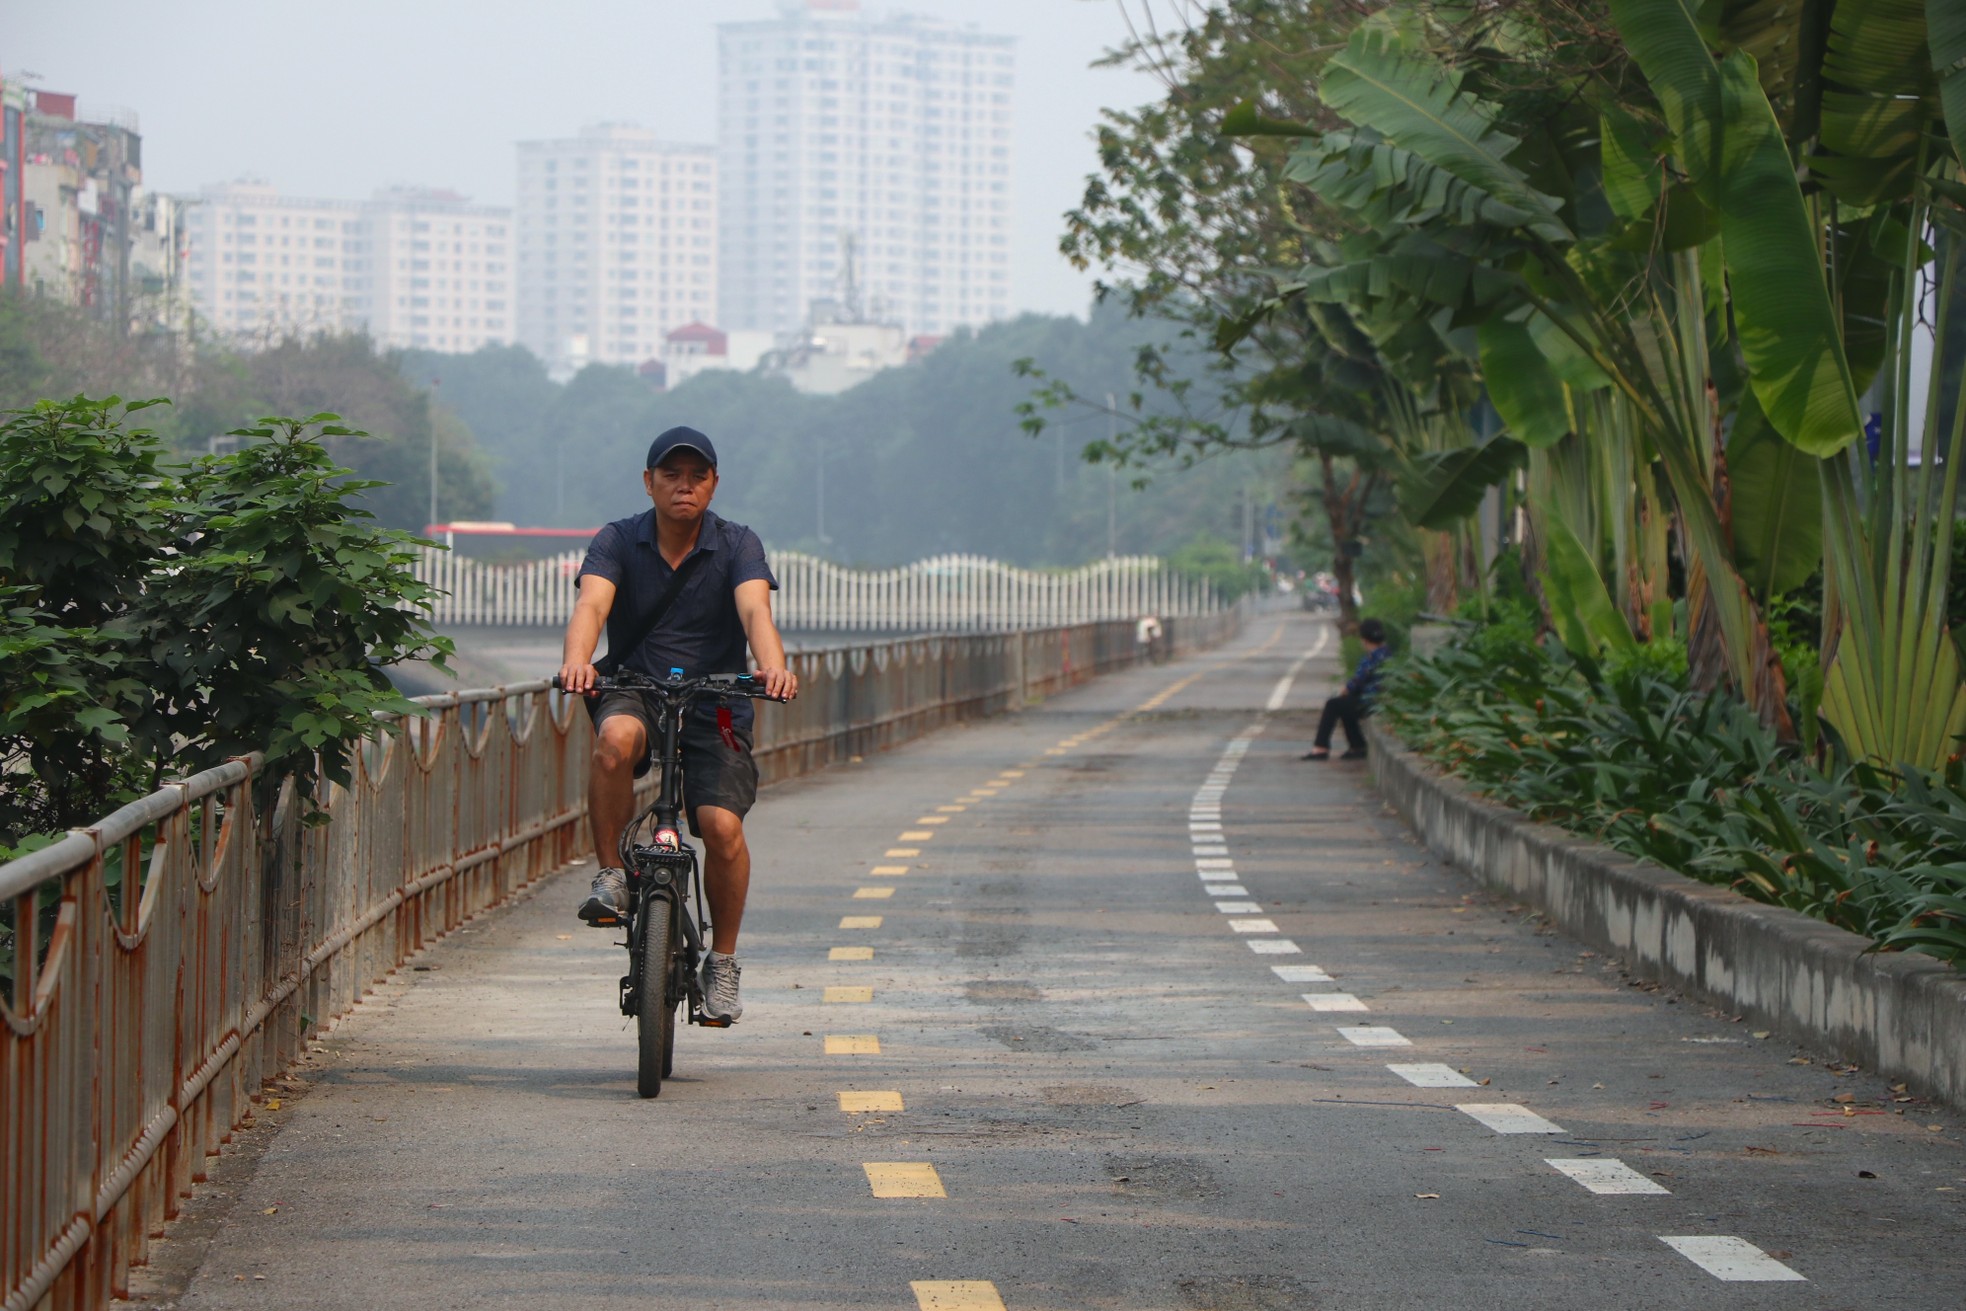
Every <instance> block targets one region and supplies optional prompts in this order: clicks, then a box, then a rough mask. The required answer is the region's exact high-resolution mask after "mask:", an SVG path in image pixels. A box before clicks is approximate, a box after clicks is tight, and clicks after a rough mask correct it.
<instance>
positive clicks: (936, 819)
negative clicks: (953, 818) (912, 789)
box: [901, 815, 949, 842]
mask: <svg viewBox="0 0 1966 1311" xmlns="http://www.w3.org/2000/svg"><path fill="white" fill-rule="evenodd" d="M915 822H916V823H917V824H947V823H948V822H949V817H948V816H947V815H923V816H921V817H919V818H918V819H916V820H915ZM901 840H902V841H903V842H906V841H907V840H908V835H907V834H906V833H903V834H902V835H901Z"/></svg>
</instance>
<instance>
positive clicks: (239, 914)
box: [0, 611, 1241, 1311]
mask: <svg viewBox="0 0 1966 1311" xmlns="http://www.w3.org/2000/svg"><path fill="white" fill-rule="evenodd" d="M1240 623H1241V612H1240V611H1229V612H1226V613H1222V614H1216V615H1208V616H1202V617H1197V618H1192V619H1175V620H1170V621H1169V623H1168V636H1169V639H1170V640H1171V645H1172V647H1173V649H1175V650H1176V651H1180V650H1184V649H1192V648H1196V647H1201V646H1206V645H1210V644H1212V643H1214V642H1217V641H1221V640H1224V639H1225V638H1227V637H1228V636H1230V635H1232V634H1233V633H1234V632H1235V631H1236V630H1237V629H1238V628H1239V627H1240ZM793 658H794V660H795V661H796V666H797V671H798V673H799V677H800V682H801V685H802V689H803V690H802V692H801V694H800V697H799V699H798V700H797V701H796V702H793V703H792V704H791V705H788V706H778V707H769V708H767V709H766V710H765V712H764V713H762V714H760V716H759V724H758V726H759V740H758V743H757V752H758V756H759V763H760V766H761V768H762V770H763V772H764V775H765V777H766V778H767V779H768V780H769V779H782V778H787V777H791V776H793V775H797V774H801V773H806V772H809V771H811V770H815V769H819V768H823V767H824V766H826V765H827V764H830V763H832V762H834V761H837V760H842V759H845V758H847V757H849V756H854V755H867V754H871V753H872V752H874V751H878V750H880V749H882V748H885V747H889V746H893V745H896V744H898V743H901V742H905V741H908V740H910V739H912V738H916V737H920V736H921V735H923V734H925V733H928V732H931V731H933V730H934V729H936V728H938V727H941V726H943V725H945V724H951V723H955V722H959V721H962V720H966V719H974V718H980V717H982V716H986V715H991V714H995V713H998V712H1000V711H1003V710H1006V709H1012V708H1015V707H1018V706H1021V705H1023V704H1025V703H1026V702H1027V701H1028V700H1030V699H1031V698H1033V697H1037V696H1043V695H1048V694H1051V693H1053V692H1056V691H1058V690H1060V689H1062V688H1065V687H1069V686H1072V685H1073V684H1076V683H1080V682H1084V681H1086V680H1087V679H1090V678H1092V677H1094V676H1096V675H1098V674H1100V673H1103V672H1105V671H1106V670H1109V669H1113V668H1117V667H1120V666H1123V665H1127V664H1131V663H1133V662H1134V661H1135V660H1136V659H1138V658H1139V652H1138V651H1137V649H1136V647H1135V644H1134V628H1133V625H1132V624H1130V623H1102V624H1085V625H1079V626H1076V627H1071V628H1057V629H1045V630H1039V631H1034V632H1026V633H1008V634H979V635H972V636H961V637H943V638H923V639H917V640H912V641H904V642H895V643H887V644H882V645H875V646H866V647H857V648H846V649H841V650H834V651H824V652H811V653H805V654H801V655H798V656H795V657H793ZM423 704H424V706H425V707H426V709H427V711H428V716H427V717H425V718H420V719H414V720H410V721H408V722H406V723H404V722H398V723H388V724H384V725H382V726H381V728H380V729H379V731H378V733H377V734H376V736H375V737H374V738H373V739H371V740H370V741H369V742H367V743H366V744H364V746H363V748H362V749H361V750H360V751H359V752H358V753H357V758H356V760H355V762H354V763H355V768H354V777H353V779H352V780H351V783H350V785H349V786H348V787H347V788H346V789H343V788H334V789H332V791H331V792H330V793H329V794H328V795H327V796H326V797H325V798H324V799H321V800H322V804H323V807H324V809H325V812H326V815H327V822H326V823H323V824H317V825H310V824H305V823H303V822H302V815H303V812H304V811H305V810H306V809H307V807H306V806H305V805H304V804H302V803H303V802H304V800H305V799H304V798H297V797H295V796H294V794H293V789H292V787H291V786H290V785H289V786H286V787H285V788H284V789H283V790H282V791H281V792H280V793H279V796H278V800H277V802H275V803H274V805H273V807H272V813H271V814H270V815H262V814H260V813H258V812H257V810H256V807H255V795H256V794H263V793H264V791H265V789H261V788H257V787H256V786H255V785H256V783H257V782H258V779H257V771H258V770H259V769H260V766H261V761H260V759H259V758H258V757H251V758H247V759H243V760H236V761H233V762H231V763H228V764H225V765H222V766H220V767H219V768H217V769H211V770H207V771H205V772H204V773H202V774H198V775H196V776H194V777H192V778H188V779H185V780H183V781H182V782H179V783H173V784H170V785H169V786H167V787H165V788H163V789H162V790H160V791H158V792H156V793H153V794H152V795H150V796H148V797H146V798H144V799H143V800H141V801H138V802H134V803H132V804H130V805H128V806H125V807H123V808H122V809H121V810H118V811H116V812H115V813H114V814H112V815H110V816H108V817H107V818H105V819H104V820H102V821H101V822H100V823H99V824H97V825H95V826H94V827H93V828H90V829H86V830H80V831H77V832H73V833H70V834H69V835H67V836H66V837H64V838H63V839H61V840H60V841H59V842H57V843H55V844H54V845H52V846H49V847H46V848H43V849H42V850H40V851H37V852H34V853H33V854H31V855H29V856H26V857H24V858H22V859H20V860H16V861H13V862H11V863H9V864H6V865H0V912H4V911H5V910H8V909H10V910H11V912H12V931H13V938H14V944H13V945H14V968H13V982H12V986H11V988H10V989H8V990H7V994H6V995H0V1021H3V1022H4V1023H0V1290H4V1294H5V1302H4V1307H5V1311H26V1309H27V1308H29V1307H39V1308H60V1309H61V1311H71V1309H76V1311H79V1309H82V1308H87V1309H89V1311H93V1309H94V1308H97V1307H100V1306H102V1305H103V1304H104V1303H106V1302H107V1301H108V1299H109V1298H110V1297H111V1296H114V1295H117V1294H120V1293H122V1292H124V1291H126V1289H127V1284H128V1272H129V1269H130V1266H131V1265H132V1264H138V1263H141V1262H143V1261H144V1260H145V1259H146V1255H147V1249H148V1244H149V1242H150V1240H151V1239H152V1238H153V1237H155V1236H157V1235H158V1234H159V1233H160V1232H161V1230H162V1227H163V1225H164V1223H165V1222H166V1221H168V1220H169V1219H171V1218H172V1217H173V1216H175V1215H176V1214H177V1211H178V1207H179V1204H180V1201H181V1199H183V1198H184V1197H185V1196H186V1195H187V1194H188V1192H189V1190H190V1188H191V1186H192V1185H193V1184H195V1183H198V1182H200V1181H201V1180H202V1179H203V1178H204V1177H205V1171H206V1168H207V1163H208V1161H209V1160H210V1159H211V1158H212V1157H213V1156H215V1155H217V1153H218V1151H219V1149H220V1146H221V1144H223V1143H225V1142H227V1141H228V1140H229V1139H230V1137H231V1135H232V1133H233V1131H234V1129H235V1128H236V1127H237V1126H238V1125H239V1124H240V1123H241V1121H242V1119H243V1118H244V1116H245V1115H246V1114H247V1112H248V1109H249V1107H250V1105H251V1103H252V1102H254V1101H256V1100H257V1099H258V1097H259V1092H260V1089H261V1087H262V1086H263V1084H264V1083H265V1081H266V1080H267V1079H269V1078H270V1077H272V1076H273V1075H274V1074H277V1073H278V1072H279V1071H280V1070H282V1069H283V1068H285V1067H286V1066H287V1065H288V1064H289V1063H290V1062H291V1061H292V1060H293V1059H294V1058H295V1057H296V1056H297V1055H298V1053H299V1050H300V1047H301V1044H302V1043H303V1042H304V1041H305V1040H306V1038H307V1037H308V1035H309V1034H311V1033H313V1032H316V1031H318V1030H319V1029H320V1027H321V1026H323V1025H324V1024H326V1023H328V1022H329V1021H331V1020H333V1019H334V1018H336V1017H338V1016H340V1015H342V1014H344V1013H345V1012H346V1011H347V1010H348V1009H349V1008H350V1007H351V1006H353V1005H354V1004H355V1002H356V1001H358V1000H359V999H360V998H361V997H362V995H363V994H364V993H365V992H366V991H367V990H368V989H369V988H370V987H371V986H372V985H373V984H374V983H375V982H376V981H377V980H378V979H380V978H382V977H383V976H385V975H387V974H390V973H392V972H394V971H395V970H396V969H397V968H398V967H399V966H401V965H402V964H403V963H404V961H405V960H407V959H408V958H409V957H410V956H411V955H412V954H414V953H415V952H417V951H419V950H421V949H422V948H424V947H425V946H427V945H429V944H430V943H431V942H433V941H434V940H436V939H437V938H439V937H442V936H443V935H444V934H446V933H448V932H449V931H451V930H452V929H454V928H456V927H457V926H458V925H460V924H462V923H464V922H465V921H466V920H469V919H470V918H472V917H473V916H474V915H477V914H479V913H480V912H482V911H485V910H487V909H489V908H491V907H493V906H496V905H498V904H499V903H501V902H503V901H505V900H506V899H508V898H509V897H510V896H511V895H512V894H513V893H515V892H517V891H518V890H520V889H521V888H523V887H525V886H526V885H528V884H530V883H532V882H533V881H534V880H536V879H539V878H541V877H543V876H544V875H546V874H548V873H550V872H552V871H553V870H555V869H558V868H560V867H561V866H563V865H565V864H566V863H567V862H569V861H571V860H573V859H574V858H575V857H576V856H577V855H579V854H580V852H581V851H582V850H583V849H584V846H585V835H584V832H583V831H582V826H581V824H580V822H579V821H580V820H581V819H582V818H583V817H584V815H585V811H586V775H587V755H588V752H587V747H588V743H589V741H590V734H591V729H590V728H589V727H588V721H587V716H586V715H585V714H583V713H579V711H578V708H577V707H576V706H575V705H574V704H573V703H572V702H571V701H570V700H568V699H567V698H564V697H561V696H559V695H557V694H555V693H552V692H550V691H549V690H548V688H547V685H546V684H545V683H543V682H532V683H523V684H519V685H516V686H511V687H504V688H493V689H490V690H485V691H474V692H458V693H451V694H447V695H443V696H435V697H426V698H424V699H423ZM112 883H116V884H118V885H119V886H118V887H117V890H116V892H117V895H114V896H112V893H111V884H112ZM48 923H51V924H52V928H51V931H50V932H48V933H47V935H46V938H45V940H43V937H42V931H41V930H42V926H43V925H44V924H48Z"/></svg>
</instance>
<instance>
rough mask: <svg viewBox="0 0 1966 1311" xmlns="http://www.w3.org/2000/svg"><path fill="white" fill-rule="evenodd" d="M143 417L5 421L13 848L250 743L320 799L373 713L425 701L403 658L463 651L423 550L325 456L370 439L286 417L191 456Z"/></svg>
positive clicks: (78, 406)
mask: <svg viewBox="0 0 1966 1311" xmlns="http://www.w3.org/2000/svg"><path fill="white" fill-rule="evenodd" d="M143 408H144V407H143V406H124V405H123V404H122V403H121V402H120V401H117V400H114V399H111V400H107V401H89V400H84V399H77V400H74V401H67V402H52V401H44V402H42V403H41V404H39V405H37V406H36V407H35V408H34V409H32V410H29V411H25V412H18V413H16V414H15V415H14V416H13V417H12V418H11V419H9V420H8V421H7V422H6V423H4V424H0V608H3V610H4V612H3V613H0V769H4V770H5V772H6V775H7V777H8V783H9V786H8V787H7V788H5V789H4V791H3V792H0V798H3V799H0V846H13V845H16V844H17V843H19V842H20V841H22V840H24V839H26V838H29V837H32V836H34V835H36V834H46V833H49V832H53V831H58V830H59V829H62V828H68V827H74V826H77V825H80V824H84V823H87V822H89V821H91V820H93V819H94V818H96V817H97V816H99V815H100V814H101V813H103V811H104V810H106V809H107V808H109V807H110V806H111V805H112V804H113V803H114V802H115V801H116V800H117V799H118V798H119V797H122V796H125V795H127V794H128V793H130V792H132V791H142V790H149V789H150V788H154V787H155V786H156V785H157V783H158V782H159V780H161V779H162V778H163V777H165V776H166V775H168V774H171V773H184V772H191V771H195V770H197V769H200V768H204V767H208V766H210V765H213V764H216V763H218V762H220V761H222V760H224V759H226V758H227V757H229V756H234V755H241V754H246V753H249V752H253V751H265V752H266V753H267V757H268V768H267V770H266V773H265V775H264V777H265V778H266V779H268V780H269V782H271V783H274V784H277V782H278V781H279V779H280V778H282V777H283V776H288V775H291V776H293V777H295V778H296V779H297V781H298V783H299V785H300V787H301V789H302V793H303V795H306V794H307V793H308V792H309V791H310V790H311V789H312V787H313V785H314V784H315V782H316V780H317V779H322V778H325V779H328V780H331V781H337V782H339V781H345V780H346V779H347V777H348V761H349V751H350V750H351V748H352V747H353V745H354V743H355V742H357V741H358V740H360V739H361V738H363V737H365V736H366V735H368V734H369V733H370V732H372V731H373V729H374V716H375V714H376V713H377V712H378V711H382V710H392V711H397V712H407V711H410V710H412V709H413V707H412V706H411V705H410V704H409V703H408V702H406V701H405V700H404V699H403V698H402V697H401V696H399V695H398V694H397V693H396V692H395V691H394V690H393V689H392V688H391V686H390V684H389V681H388V679H387V677H386V676H385V675H384V673H383V672H382V671H383V669H384V667H386V666H388V665H391V664H395V663H398V662H401V661H405V660H415V659H426V658H432V657H435V658H436V659H437V660H438V662H439V663H440V664H441V662H442V658H443V657H444V656H445V655H446V654H448V652H449V649H450V646H449V643H448V642H447V641H445V640H444V639H441V638H437V637H434V636H432V635H431V634H430V631H429V628H428V625H427V623H426V621H425V616H426V615H427V612H428V607H429V601H430V595H429V591H428V589H427V588H425V587H424V586H423V584H421V583H419V582H417V581H416V579H415V577H414V574H413V572H412V569H411V566H412V564H413V562H414V559H415V551H414V545H415V543H414V542H413V540H412V539H410V538H409V537H408V536H407V535H405V534H402V533H400V532H391V531H388V530H383V529H379V528H377V527H375V526H374V524H373V523H372V522H371V515H370V514H369V512H368V511H367V510H365V509H363V508H362V507H361V506H360V505H359V504H357V503H356V498H358V497H359V496H360V494H361V493H363V492H365V491H367V490H370V487H371V484H368V483H364V482H362V481H360V480H354V479H351V478H350V477H349V471H348V470H347V469H344V468H342V467H340V466H338V465H336V464H335V463H334V461H333V460H332V459H331V458H330V457H329V455H328V453H327V451H326V449H325V448H324V447H323V445H322V444H321V442H322V440H337V439H349V438H353V437H355V436H357V435H358V434H356V433H355V432H354V431H353V430H351V429H348V428H346V427H344V426H343V425H341V424H339V423H338V422H336V420H335V416H333V415H328V414H320V415H315V416H314V417H313V418H311V419H305V420H290V419H276V420H267V421H265V422H263V423H261V424H260V425H258V426H256V427H253V428H250V429H242V430H239V431H237V432H235V433H233V434H231V435H232V436H234V437H236V438H238V439H239V440H240V442H241V443H242V444H241V446H240V448H239V449H238V450H237V451H235V452H233V453H231V454H228V455H223V456H207V457H203V458H200V459H198V460H195V461H193V462H192V463H190V464H189V465H174V464H171V463H170V462H169V459H168V452H167V451H166V448H165V446H164V444H163V442H162V439H161V438H160V437H159V436H158V435H157V434H156V433H155V432H154V431H151V430H149V429H146V428H143V427H139V426H137V425H136V424H135V423H133V422H132V418H133V415H134V414H135V413H137V412H138V411H139V410H142V409H143Z"/></svg>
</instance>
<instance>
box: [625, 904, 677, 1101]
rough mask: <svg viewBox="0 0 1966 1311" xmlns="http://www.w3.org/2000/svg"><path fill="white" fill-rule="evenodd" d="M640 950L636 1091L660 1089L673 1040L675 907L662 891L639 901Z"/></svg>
mask: <svg viewBox="0 0 1966 1311" xmlns="http://www.w3.org/2000/svg"><path fill="white" fill-rule="evenodd" d="M642 920H643V922H642V926H641V930H642V942H641V952H640V954H639V955H638V956H637V958H636V960H635V976H636V977H635V1002H636V1005H635V1036H636V1039H637V1043H638V1046H639V1048H640V1052H639V1060H638V1061H637V1063H636V1068H635V1091H636V1092H638V1093H640V1094H641V1095H642V1096H644V1097H657V1096H660V1095H661V1093H662V1077H663V1076H664V1075H666V1074H668V1073H669V1066H670V1052H671V1050H672V1049H673V1047H674V1046H675V1042H676V1003H675V1000H674V999H673V998H671V997H670V995H669V955H670V952H671V951H672V950H673V946H674V939H675V928H676V907H675V903H674V902H672V901H670V899H669V897H668V896H667V895H665V894H662V893H657V894H656V895H654V896H652V897H650V898H649V899H648V900H647V901H646V902H644V903H643V904H642Z"/></svg>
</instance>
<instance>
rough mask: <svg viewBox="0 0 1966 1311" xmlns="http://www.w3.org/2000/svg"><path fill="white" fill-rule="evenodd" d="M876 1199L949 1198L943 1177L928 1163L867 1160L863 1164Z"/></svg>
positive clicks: (862, 1167)
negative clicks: (943, 1186) (945, 1190)
mask: <svg viewBox="0 0 1966 1311" xmlns="http://www.w3.org/2000/svg"><path fill="white" fill-rule="evenodd" d="M860 1168H861V1169H863V1170H865V1171H866V1172H867V1183H868V1184H869V1185H870V1186H871V1187H872V1188H873V1190H874V1196H876V1197H947V1196H948V1195H949V1194H948V1193H946V1192H944V1191H943V1189H942V1176H940V1175H938V1174H937V1173H935V1167H934V1166H932V1165H930V1164H929V1163H928V1162H927V1161H868V1162H865V1163H864V1164H862V1165H861V1167H860Z"/></svg>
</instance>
